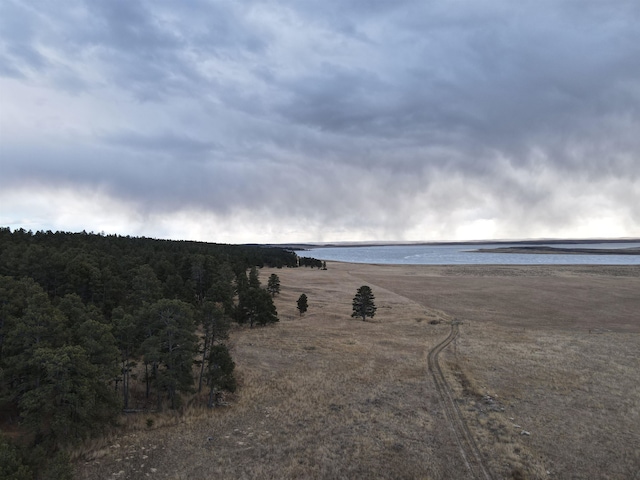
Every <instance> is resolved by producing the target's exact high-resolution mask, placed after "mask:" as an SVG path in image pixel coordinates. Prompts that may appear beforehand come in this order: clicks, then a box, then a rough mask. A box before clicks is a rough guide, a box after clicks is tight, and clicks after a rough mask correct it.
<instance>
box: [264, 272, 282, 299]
mask: <svg viewBox="0 0 640 480" xmlns="http://www.w3.org/2000/svg"><path fill="white" fill-rule="evenodd" d="M267 292H269V293H270V294H271V296H272V297H275V296H276V295H277V294H278V293H280V277H278V275H276V274H275V273H272V274H271V275H270V276H269V280H268V281H267Z"/></svg>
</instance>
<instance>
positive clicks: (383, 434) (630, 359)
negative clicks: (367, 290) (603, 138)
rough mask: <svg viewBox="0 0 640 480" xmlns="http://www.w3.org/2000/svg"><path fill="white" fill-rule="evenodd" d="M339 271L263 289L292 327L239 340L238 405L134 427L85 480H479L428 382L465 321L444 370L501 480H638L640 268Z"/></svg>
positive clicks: (304, 273) (299, 274) (287, 277)
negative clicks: (432, 364) (354, 303)
mask: <svg viewBox="0 0 640 480" xmlns="http://www.w3.org/2000/svg"><path fill="white" fill-rule="evenodd" d="M328 267H329V270H327V271H321V270H310V269H304V268H301V269H282V270H273V271H272V270H267V269H265V270H263V271H262V272H261V279H262V281H263V283H266V279H267V278H268V276H269V274H271V273H273V272H275V273H276V274H278V276H279V277H280V280H281V285H282V292H281V294H280V295H279V296H278V297H276V305H277V308H278V313H279V317H280V323H279V324H277V325H275V326H273V327H267V328H256V329H253V330H249V329H242V330H236V331H234V333H233V334H232V339H231V346H232V352H233V356H234V359H235V361H236V364H237V373H238V377H239V381H240V388H239V390H238V392H237V394H236V395H234V396H233V397H231V398H229V399H228V400H229V406H227V407H219V408H216V409H214V410H207V409H201V408H199V407H195V406H194V407H192V408H190V409H188V410H187V412H186V413H185V414H184V415H182V416H177V415H175V416H171V415H166V416H164V417H155V419H154V424H153V426H151V427H148V426H147V422H146V421H147V416H144V415H140V416H139V417H137V418H129V419H128V423H129V427H128V429H127V430H126V431H125V432H124V433H121V434H120V435H117V436H114V437H113V438H110V439H109V440H108V441H103V442H96V443H95V444H94V445H88V446H87V448H86V449H85V451H84V452H83V456H81V457H80V458H78V460H77V476H78V478H81V479H108V478H128V479H145V478H169V479H205V478H219V479H243V478H246V479H253V478H261V479H262V478H264V479H271V478H272V479H282V478H300V479H303V478H310V479H321V478H322V479H340V478H344V479H355V478H363V479H365V478H366V479H371V478H382V479H384V478H388V479H401V478H407V479H414V478H415V479H441V478H442V479H465V478H470V476H469V473H468V471H467V469H466V467H465V464H464V462H463V460H462V458H461V455H460V451H459V450H458V447H457V444H456V442H455V437H454V435H453V431H452V429H451V428H450V426H449V425H448V423H447V419H446V417H445V415H444V412H443V407H442V404H441V403H440V398H439V396H438V394H437V392H436V390H435V388H434V387H435V386H434V382H433V380H432V378H431V376H430V375H429V372H428V370H427V356H428V353H429V351H430V350H431V349H432V348H433V347H434V346H435V345H436V344H438V343H439V342H440V341H441V340H443V339H444V338H445V337H446V336H447V335H448V333H449V331H450V327H449V323H450V322H451V321H452V320H453V319H457V320H458V321H461V322H462V325H461V326H460V336H459V337H458V339H457V340H456V341H455V342H454V343H453V344H452V345H451V346H450V347H449V348H447V349H446V350H445V351H444V352H443V353H442V355H441V357H440V365H441V366H442V367H443V371H444V374H445V376H446V378H447V381H448V383H449V384H450V386H451V388H452V390H453V392H454V395H455V401H456V402H457V404H458V406H459V409H460V411H461V413H462V415H463V416H464V420H465V421H466V423H467V425H468V427H469V430H470V431H471V433H472V435H473V437H474V439H475V442H476V444H477V446H478V449H479V450H480V452H481V454H482V456H483V458H484V461H485V463H486V466H487V468H488V469H489V471H490V472H491V475H492V476H493V478H495V479H501V478H516V479H517V478H531V479H542V478H551V479H574V478H575V479H583V478H584V479H593V478H605V479H606V478H610V479H634V478H636V479H640V453H639V452H640V356H639V352H640V313H638V312H640V267H596V266H594V267H544V266H540V267H537V266H535V267H519V266H513V267H502V266H496V267H491V266H454V267H440V266H376V265H355V264H341V263H330V264H329V265H328ZM365 284H366V285H370V286H371V287H372V289H373V292H374V293H375V295H376V305H377V306H378V311H377V313H376V316H375V318H374V319H373V320H369V321H367V322H362V321H361V320H356V319H352V318H351V317H350V314H351V300H352V298H353V296H354V294H355V291H356V289H357V288H358V287H359V286H361V285H365ZM301 293H306V294H307V296H308V298H309V310H308V312H307V313H306V314H305V315H304V316H302V317H300V316H299V315H298V312H297V310H296V300H297V298H298V297H299V295H300V294H301ZM434 321H440V323H436V322H434ZM432 322H433V323H432Z"/></svg>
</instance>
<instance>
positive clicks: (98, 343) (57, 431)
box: [0, 228, 298, 478]
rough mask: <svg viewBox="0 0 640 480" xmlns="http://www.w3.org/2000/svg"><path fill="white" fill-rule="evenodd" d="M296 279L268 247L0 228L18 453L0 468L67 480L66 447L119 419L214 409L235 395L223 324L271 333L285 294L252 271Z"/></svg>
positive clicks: (7, 402) (1, 348)
mask: <svg viewBox="0 0 640 480" xmlns="http://www.w3.org/2000/svg"><path fill="white" fill-rule="evenodd" d="M297 265H298V258H297V256H296V254H295V253H294V252H291V251H288V250H284V249H281V248H275V247H261V246H234V245H217V244H208V243H201V242H183V241H165V240H156V239H149V238H134V237H122V236H115V235H102V234H93V233H85V232H82V233H64V232H55V233H53V232H36V233H32V232H27V231H24V230H16V231H13V232H12V231H11V230H10V229H8V228H0V426H2V425H4V426H9V427H11V428H13V429H15V430H16V431H17V432H18V435H17V436H16V438H18V439H19V442H17V443H15V444H14V443H10V442H8V441H7V440H6V439H2V438H0V460H1V459H3V458H5V457H6V459H7V462H9V461H11V462H14V463H15V469H16V470H15V471H16V472H23V473H24V472H28V475H27V476H26V477H25V478H30V477H29V475H35V476H36V477H42V478H44V477H46V475H54V474H53V473H51V472H57V473H55V476H57V477H60V478H62V477H64V476H65V474H64V472H63V470H64V461H62V460H60V455H61V453H60V452H61V451H62V447H65V446H68V445H72V444H74V443H77V442H80V441H82V440H83V439H84V438H86V437H88V436H91V435H94V434H98V433H100V432H101V431H102V430H103V429H104V428H106V427H107V426H109V425H111V424H113V423H114V422H115V420H116V418H117V416H118V414H119V413H120V412H121V411H122V409H125V410H127V409H132V408H146V409H149V408H154V409H162V408H165V407H168V408H178V407H180V405H181V403H182V401H183V398H184V396H185V395H187V394H192V393H195V392H201V391H202V390H203V389H206V392H207V397H208V404H209V405H210V406H211V405H213V404H214V403H215V399H216V398H217V396H218V394H219V392H220V391H221V390H225V389H226V390H231V391H233V390H234V389H235V379H234V377H233V367H234V364H233V360H232V358H231V356H230V355H229V351H228V349H227V347H226V344H225V339H226V338H227V336H228V331H229V326H230V322H231V321H233V320H235V321H236V322H238V323H239V324H247V325H249V326H251V327H253V326H255V325H266V324H269V323H273V322H277V321H278V317H277V312H276V308H275V306H274V304H273V296H274V295H275V294H276V293H277V292H278V291H279V281H277V282H276V279H275V278H270V285H269V287H270V288H269V291H268V290H267V289H265V288H263V287H262V286H261V283H260V280H259V278H258V277H259V270H258V268H259V267H263V266H271V267H279V268H280V267H294V266H297ZM247 272H249V273H248V274H247ZM16 452H18V453H19V454H20V455H23V457H19V456H18V457H16V458H18V460H15V458H14V457H15V455H18V453H16ZM25 452H26V453H25ZM16 462H17V463H16ZM7 465H9V466H7V467H6V468H13V467H11V466H10V465H13V463H11V464H7ZM47 472H49V473H47ZM16 475H17V474H16ZM20 478H22V477H20Z"/></svg>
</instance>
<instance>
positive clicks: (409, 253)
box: [298, 243, 640, 265]
mask: <svg viewBox="0 0 640 480" xmlns="http://www.w3.org/2000/svg"><path fill="white" fill-rule="evenodd" d="M512 246H520V247H521V246H525V245H523V244H517V245H516V244H505V243H501V244H483V245H389V246H375V247H373V246H370V247H367V246H363V247H322V248H313V249H310V250H305V251H301V252H298V255H300V256H302V257H313V258H317V259H320V260H329V261H330V260H333V261H340V262H352V263H380V264H400V265H469V264H476V265H640V255H574V254H566V255H565V254H532V253H528V254H519V253H478V252H474V251H473V250H475V249H478V248H498V247H512ZM536 246H540V245H536ZM546 246H553V247H556V248H632V247H635V248H639V247H640V243H600V244H553V245H551V244H548V245H546Z"/></svg>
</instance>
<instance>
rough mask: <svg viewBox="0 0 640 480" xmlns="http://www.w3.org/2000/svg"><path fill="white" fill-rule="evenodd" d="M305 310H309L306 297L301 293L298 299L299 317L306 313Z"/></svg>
mask: <svg viewBox="0 0 640 480" xmlns="http://www.w3.org/2000/svg"><path fill="white" fill-rule="evenodd" d="M307 308H309V305H308V303H307V296H306V295H305V294H304V293H303V294H302V295H300V297H299V298H298V311H300V316H302V315H303V314H304V313H305V312H306V311H307Z"/></svg>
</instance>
